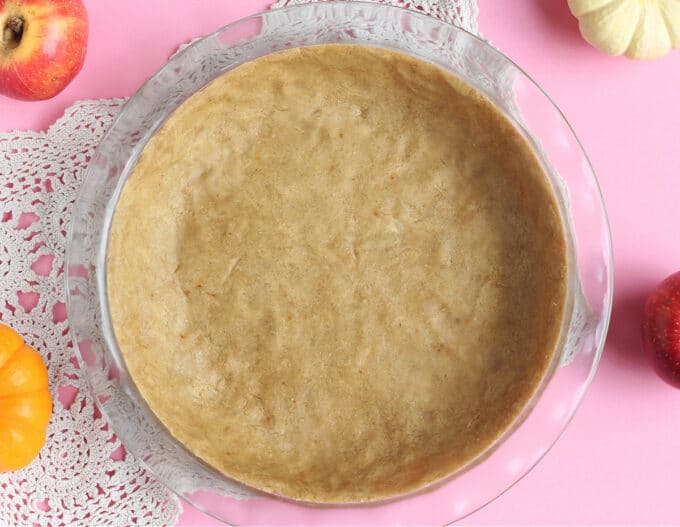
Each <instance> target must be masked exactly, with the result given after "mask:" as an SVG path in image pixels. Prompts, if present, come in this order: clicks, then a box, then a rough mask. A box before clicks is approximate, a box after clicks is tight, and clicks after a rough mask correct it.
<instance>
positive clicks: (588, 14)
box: [578, 0, 618, 17]
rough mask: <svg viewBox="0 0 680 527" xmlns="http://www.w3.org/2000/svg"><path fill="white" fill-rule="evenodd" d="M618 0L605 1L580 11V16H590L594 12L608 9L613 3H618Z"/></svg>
mask: <svg viewBox="0 0 680 527" xmlns="http://www.w3.org/2000/svg"><path fill="white" fill-rule="evenodd" d="M617 1H618V0H609V1H608V2H605V3H604V4H602V5H599V6H597V7H595V8H593V9H587V10H586V11H582V12H579V14H578V16H579V17H584V16H590V15H592V14H594V13H598V12H600V11H602V10H603V9H606V8H608V7H610V6H611V5H612V4H613V3H616V2H617Z"/></svg>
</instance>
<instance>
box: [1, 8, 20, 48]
mask: <svg viewBox="0 0 680 527" xmlns="http://www.w3.org/2000/svg"><path fill="white" fill-rule="evenodd" d="M24 23H25V21H24V17H22V16H11V17H9V19H8V20H7V22H6V23H5V27H4V29H3V30H2V43H3V44H4V45H5V47H6V48H7V49H14V48H16V47H18V46H19V44H20V43H21V37H23V36H24V29H26V28H25V24H24Z"/></svg>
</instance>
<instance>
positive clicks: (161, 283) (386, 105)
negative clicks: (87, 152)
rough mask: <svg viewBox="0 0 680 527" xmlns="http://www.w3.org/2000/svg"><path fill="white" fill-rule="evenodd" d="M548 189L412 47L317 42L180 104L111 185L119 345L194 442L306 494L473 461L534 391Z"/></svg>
mask: <svg viewBox="0 0 680 527" xmlns="http://www.w3.org/2000/svg"><path fill="white" fill-rule="evenodd" d="M565 255H566V250H565V236H564V231H563V223H562V220H561V216H560V213H559V211H558V206H557V203H556V200H555V197H554V194H553V191H552V189H551V187H550V185H549V183H548V180H547V178H546V176H545V174H544V172H543V170H542V169H541V167H540V166H539V163H538V162H537V160H536V158H535V156H534V154H533V153H532V151H531V149H530V148H529V146H528V144H527V142H526V141H525V140H524V139H523V138H522V136H521V135H520V134H519V133H518V132H517V131H516V129H515V128H514V127H513V125H512V124H511V123H510V122H509V121H508V120H507V119H506V118H505V117H504V116H503V115H502V114H501V113H500V112H499V111H498V110H496V109H495V108H494V106H493V105H492V104H491V103H490V102H489V101H488V100H487V99H485V98H484V97H483V96H482V95H480V93H479V92H477V91H476V90H474V89H472V88H471V87H470V86H468V85H467V84H465V83H464V82H462V81H460V80H459V79H457V78H456V77H454V76H452V75H451V74H449V73H446V72H444V71H443V70H441V69H439V68H438V67H435V66H433V65H431V64H428V63H426V62H423V61H420V60H417V59H414V58H410V57H407V56H405V55H401V54H397V53H395V52H391V51H387V50H382V49H378V48H371V47H364V46H350V45H325V46H314V47H308V48H298V49H291V50H288V51H285V52H281V53H277V54H273V55H269V56H266V57H263V58H260V59H257V60H254V61H252V62H248V63H246V64H244V65H242V66H239V67H238V68H236V69H234V70H232V71H229V72H227V73H226V74H224V75H222V76H221V77H219V78H218V79H216V80H215V81H213V82H212V83H210V84H209V85H208V86H206V87H205V88H204V89H203V90H201V91H199V92H198V93H196V94H195V95H193V96H192V97H190V98H189V99H188V100H187V101H186V102H185V103H184V104H182V105H181V106H180V107H179V108H178V109H177V111H175V113H174V114H173V115H172V116H171V117H170V118H169V119H168V121H167V122H166V123H165V124H164V125H163V126H162V128H161V129H160V130H159V131H158V132H157V133H156V134H155V135H154V136H153V137H152V138H151V140H150V141H149V142H148V144H147V145H146V147H145V148H144V151H143V153H142V154H141V156H140V158H139V160H138V162H137V164H136V166H135V167H134V169H133V170H132V173H131V175H130V177H129V179H128V181H127V183H126V185H125V187H124V189H123V192H122V195H121V197H120V201H119V203H118V206H117V208H116V211H115V216H114V221H113V226H112V231H111V237H110V243H109V255H108V278H107V280H108V295H109V301H110V312H111V318H112V323H113V327H114V329H115V335H116V338H117V342H118V344H119V346H120V349H121V351H122V354H123V357H124V359H125V363H126V366H127V368H128V370H129V372H130V375H131V376H132V379H133V380H134V382H135V383H136V385H137V387H138V388H139V390H140V392H141V394H142V395H143V397H144V398H145V400H146V401H147V402H148V404H149V406H150V407H151V409H152V410H153V411H154V412H155V414H156V415H157V416H158V417H159V419H160V420H161V421H162V422H163V423H164V425H165V426H166V427H167V428H168V430H169V431H170V432H171V433H172V434H173V435H174V436H175V437H176V438H177V439H178V440H179V441H181V442H182V443H183V444H184V445H185V446H186V447H187V448H188V449H189V450H190V451H191V452H193V453H194V454H196V455H197V456H199V457H200V458H202V459H203V460H205V461H206V462H207V463H209V464H211V465H212V466H214V467H215V468H217V469H218V470H220V471H222V472H224V473H225V474H227V475H229V476H231V477H233V478H235V479H236V480H239V481H241V482H244V483H246V484H248V485H250V486H252V487H255V488H258V489H262V490H265V491H269V492H274V493H277V494H281V495H284V496H287V497H290V498H294V499H301V500H306V501H312V502H326V503H333V502H336V503H337V502H356V501H366V500H375V499H380V498H386V497H392V496H395V495H399V494H402V493H405V492H408V491H412V490H415V489H418V488H420V487H422V486H424V485H426V484H428V483H431V482H434V481H436V480H439V479H441V478H443V477H445V476H447V475H449V474H451V473H452V472H454V471H456V470H457V469H459V468H460V467H462V466H464V465H465V464H467V463H468V462H470V461H471V460H473V459H474V458H476V457H477V456H479V455H480V454H481V453H483V452H484V451H485V450H486V449H488V447H489V446H490V445H491V444H492V443H493V442H494V440H496V439H497V438H498V437H499V435H501V434H502V433H503V432H504V431H505V430H506V429H507V428H508V427H509V426H510V425H511V423H512V422H513V420H514V419H515V418H516V417H517V416H518V414H519V413H520V412H521V410H522V409H523V408H524V407H525V406H526V404H527V402H528V400H529V399H530V397H531V396H532V394H533V393H534V392H535V391H536V389H537V387H538V385H539V384H540V381H541V379H542V377H543V376H544V374H545V373H546V371H547V370H548V369H549V365H550V364H551V363H552V358H553V355H554V354H555V348H556V344H557V341H558V335H559V332H560V329H561V324H562V319H563V316H564V309H565V307H564V306H565V296H566V293H565V290H566V287H565V283H566V256H565Z"/></svg>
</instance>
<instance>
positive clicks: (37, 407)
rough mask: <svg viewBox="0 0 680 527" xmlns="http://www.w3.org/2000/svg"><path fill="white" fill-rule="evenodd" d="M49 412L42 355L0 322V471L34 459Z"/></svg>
mask: <svg viewBox="0 0 680 527" xmlns="http://www.w3.org/2000/svg"><path fill="white" fill-rule="evenodd" d="M51 414H52V397H51V396H50V392H49V389H48V384H47V368H45V364H44V363H43V361H42V358H41V357H40V355H39V354H38V352H37V351H35V350H34V349H33V348H31V347H29V346H28V345H26V344H25V343H24V341H23V339H22V338H21V336H20V335H19V334H18V333H17V332H16V331H14V330H13V329H12V328H9V327H7V326H5V325H3V324H0V472H5V471H10V470H18V469H20V468H23V467H25V466H26V465H28V464H29V463H30V462H31V461H33V459H35V457H36V456H37V455H38V452H40V449H41V448H42V446H43V445H44V444H45V431H46V429H47V423H48V422H49V420H50V415H51Z"/></svg>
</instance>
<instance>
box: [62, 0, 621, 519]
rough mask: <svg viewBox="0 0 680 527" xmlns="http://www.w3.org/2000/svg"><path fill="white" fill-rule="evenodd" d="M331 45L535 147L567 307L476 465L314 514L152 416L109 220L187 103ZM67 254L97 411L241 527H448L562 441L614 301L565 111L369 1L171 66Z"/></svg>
mask: <svg viewBox="0 0 680 527" xmlns="http://www.w3.org/2000/svg"><path fill="white" fill-rule="evenodd" d="M324 43H355V44H363V45H371V46H380V47H384V48H388V49H393V50H396V51H400V52H403V53H407V54H410V55H413V56H416V57H419V58H421V59H423V60H426V61H429V62H432V63H435V64H437V65H439V66H441V67H442V68H445V69H447V70H449V71H451V72H452V73H454V74H455V75H457V76H459V77H460V78H462V79H464V80H465V81H467V82H468V83H469V84H471V85H472V86H474V87H476V88H477V89H479V90H480V91H482V92H483V93H484V94H485V95H486V96H487V97H488V98H489V99H490V100H491V101H493V102H494V103H495V104H496V105H497V107H498V108H499V109H500V110H501V111H502V112H503V113H504V114H505V115H506V116H507V117H508V118H509V119H510V120H511V121H512V122H513V123H514V124H515V125H516V127H517V128H518V129H519V130H520V132H521V133H523V134H524V136H525V137H526V138H527V140H529V141H530V142H531V143H532V144H533V146H534V149H535V152H536V154H537V156H538V157H539V159H540V160H541V162H542V164H543V166H544V168H545V170H546V173H547V174H548V176H549V177H550V179H551V181H552V183H553V185H554V188H555V192H556V195H557V196H558V199H559V202H560V206H561V207H562V212H563V217H564V222H565V227H566V231H567V232H568V233H569V238H570V240H569V241H570V252H569V258H570V262H569V269H570V273H569V274H570V276H569V302H568V309H567V312H566V315H565V319H564V321H563V333H562V338H561V341H560V350H559V353H558V354H557V355H556V359H555V361H554V364H553V367H552V368H551V369H550V371H549V372H548V374H546V376H545V379H544V381H543V384H542V386H541V387H540V388H539V390H537V393H536V395H535V397H534V398H533V400H532V401H531V402H530V404H528V405H527V408H526V409H525V411H524V412H523V414H522V415H521V416H519V417H518V419H517V420H516V422H515V424H514V425H513V426H512V427H511V429H510V430H508V431H507V432H506V433H505V434H504V435H503V436H502V437H501V438H499V440H498V441H497V443H496V444H495V445H494V446H493V448H491V449H489V451H487V452H486V453H485V454H484V455H483V456H481V457H480V459H477V460H475V461H474V462H473V463H471V464H469V465H468V466H466V467H464V469H463V470H461V471H459V472H458V473H456V474H455V475H453V476H452V477H451V478H448V479H447V480H445V481H442V482H439V483H438V484H437V485H435V486H433V487H432V488H428V489H425V491H423V492H419V493H416V494H411V495H408V496H404V497H401V498H399V499H396V500H391V501H389V502H380V503H375V504H363V505H356V506H342V507H310V506H309V505H308V504H302V503H295V502H291V501H288V500H284V499H280V498H277V497H274V496H268V495H263V494H257V493H256V492H255V491H253V490H251V489H247V488H246V487H244V486H242V485H240V484H238V483H236V482H234V481H231V480H229V479H228V478H226V477H225V476H223V475H222V474H220V473H218V472H217V471H215V470H214V469H212V468H211V467H210V466H208V465H207V464H205V463H203V462H202V461H201V460H199V459H198V458H196V457H195V456H193V455H192V454H191V453H189V452H188V451H187V450H186V449H185V448H184V447H183V446H182V445H181V444H180V443H179V442H177V441H176V440H175V439H174V438H173V437H172V436H171V435H170V434H169V433H168V432H167V430H166V429H165V428H164V426H163V425H162V424H161V423H160V422H159V421H158V420H157V418H156V417H155V415H154V414H153V412H151V410H150V409H149V407H148V406H147V405H146V403H145V401H144V400H143V399H142V397H141V396H140V394H139V392H138V391H137V388H136V387H135V384H134V383H133V381H132V380H131V379H130V376H129V374H128V372H127V370H126V368H125V364H124V362H123V360H122V358H121V355H120V352H119V350H118V347H117V345H116V342H115V338H114V336H113V332H112V328H111V324H110V320H109V313H108V301H107V292H106V274H105V272H106V268H105V262H106V256H107V243H108V233H109V227H110V222H111V218H112V214H113V211H114V208H115V206H116V202H117V200H118V197H119V195H120V191H121V189H122V187H123V185H124V183H125V180H126V178H127V175H128V174H129V172H130V169H131V167H132V166H133V165H134V163H135V161H136V159H137V156H138V155H139V153H140V151H141V149H142V148H143V147H144V145H145V144H146V142H147V141H148V139H149V138H150V137H151V136H152V135H153V133H154V132H155V131H156V130H157V129H158V127H159V126H160V125H161V124H162V123H163V121H164V120H165V119H166V118H167V117H168V116H169V115H170V114H171V113H172V112H173V111H174V110H175V109H176V108H177V107H178V106H179V105H180V104H181V103H182V102H183V101H184V100H185V99H186V98H187V97H188V96H190V95H191V94H193V93H194V92H196V91H197V90H199V89H200V88H201V87H203V86H204V85H205V84H206V83H208V82H210V81H211V80H212V79H214V78H215V77H217V76H218V75H220V74H222V73H224V72H225V71H227V70H229V69H232V68H234V67H236V66H238V65H239V64H242V63H244V62H246V61H249V60H252V59H255V58H257V57H260V56H262V55H265V54H268V53H272V52H276V51H279V50H283V49H287V48H291V47H298V46H307V45H315V44H324ZM73 218H74V219H73V223H72V225H71V231H70V237H69V244H68V250H67V278H66V283H67V295H68V296H67V298H68V302H67V307H68V316H69V322H70V327H71V331H72V336H73V341H74V343H75V349H76V353H77V354H78V357H79V359H80V364H81V367H82V368H83V370H84V371H85V374H86V376H87V378H88V380H89V383H90V386H91V389H92V391H93V393H94V395H95V397H96V400H97V402H98V404H99V406H100V409H101V411H102V414H103V415H104V416H105V417H106V418H107V419H108V421H109V423H110V424H111V427H112V428H113V430H114V431H115V432H116V434H117V435H118V437H120V439H121V440H122V441H123V443H124V444H125V446H126V448H127V450H128V451H129V452H130V453H132V454H133V455H135V456H137V457H138V458H139V459H140V460H141V462H142V463H143V464H144V465H145V466H146V467H147V468H148V469H149V470H150V471H152V472H153V473H154V474H155V475H156V477H157V478H158V479H159V480H160V481H161V482H163V483H164V484H165V485H167V486H168V487H169V488H170V489H172V490H173V491H174V492H176V493H177V494H178V495H179V496H181V497H182V498H184V499H186V500H187V501H189V502H190V503H191V504H193V505H194V506H196V507H197V508H199V509H201V510H203V511H205V512H207V513H208V514H211V515H213V516H215V517H217V518H220V519H222V520H224V521H225V522H228V523H233V524H243V523H248V524H269V525H272V524H282V523H286V524H295V525H303V524H321V523H324V524H327V523H333V524H344V523H350V522H351V523H362V524H412V523H418V524H428V525H430V524H446V523H450V522H453V521H455V520H457V519H460V518H462V517H463V516H465V515H467V514H469V513H471V512H473V511H475V510H476V509H478V508H480V507H482V506H484V505H485V504H486V503H488V502H489V501H491V500H492V499H494V498H495V497H497V496H498V495H500V494H501V493H502V492H503V491H505V490H506V489H507V488H509V487H510V486H512V485H513V484H514V483H515V482H516V481H517V480H519V479H520V478H521V477H522V476H523V475H524V474H526V473H527V472H528V471H529V470H530V469H531V468H532V467H533V466H534V465H535V464H536V463H537V462H538V461H539V460H540V459H541V458H542V457H543V456H544V455H545V453H546V452H547V451H548V449H549V448H550V447H551V446H552V444H553V443H554V442H555V441H556V440H557V438H558V437H559V435H560V434H561V433H562V431H563V430H564V428H565V427H566V426H567V424H568V423H569V421H570V419H571V418H572V416H573V415H574V412H575V411H576V409H577V407H578V405H579V403H580V401H581V399H582V398H583V395H584V393H585V391H586V389H587V388H588V386H589V384H590V382H591V380H592V378H593V375H594V373H595V370H596V368H597V364H598V361H599V358H600V355H601V352H602V348H603V345H604V340H605V335H606V331H607V326H608V323H609V316H610V312H611V303H612V287H613V277H612V256H611V240H610V234H609V227H608V224H607V218H606V213H605V210H604V206H603V203H602V198H601V195H600V191H599V188H598V184H597V181H596V178H595V175H594V174H593V170H592V168H591V166H590V163H589V161H588V159H587V157H586V155H585V153H584V151H583V149H582V148H581V145H580V144H579V142H578V139H577V138H576V136H575V135H574V132H573V131H572V129H571V127H570V126H569V124H568V123H567V121H566V120H565V118H564V116H563V115H562V114H561V113H560V111H559V110H558V109H557V108H556V107H555V105H554V104H553V103H552V101H551V100H550V99H549V98H548V96H547V95H546V94H545V93H544V92H543V91H542V90H541V89H540V88H539V87H538V86H537V85H536V84H535V83H534V82H533V81H532V80H531V79H530V78H529V77H528V76H527V75H526V74H525V73H524V72H522V71H521V70H520V69H519V68H518V67H517V66H516V65H514V64H513V63H512V62H511V61H510V60H508V59H507V58H506V57H505V56H503V55H502V54H501V53H500V52H498V51H497V50H496V49H494V48H493V47H492V46H490V45H488V44H487V43H485V42H484V41H482V40H480V39H479V38H477V37H475V36H473V35H471V34H469V33H467V32H465V31H463V30H461V29H458V28H456V27H454V26H451V25H448V24H445V23H443V22H440V21H438V20H435V19H433V18H429V17H427V16H425V15H422V14H419V13H415V12H413V11H408V10H405V9H401V8H396V7H389V6H385V5H381V4H373V3H361V2H351V3H346V2H326V3H313V4H307V5H301V6H294V7H288V8H285V9H281V10H277V11H269V12H265V13H261V14H257V15H254V16H252V17H248V18H245V19H243V20H240V21H238V22H235V23H233V24H230V25H228V26H226V27H224V28H223V29H221V30H219V31H217V32H215V33H213V34H212V35H209V36H207V37H205V38H203V39H201V40H199V41H197V42H195V43H194V44H192V45H191V46H189V47H188V48H187V49H185V50H184V51H183V52H181V53H180V54H178V55H177V56H175V57H173V58H172V59H171V60H170V61H169V62H168V63H167V64H166V65H165V66H164V67H163V68H161V70H160V71H159V72H158V73H156V75H154V76H153V77H152V78H151V79H150V80H149V81H148V82H147V83H146V84H144V86H142V87H141V88H140V90H139V91H138V92H137V93H136V94H135V95H134V96H133V97H132V98H131V99H130V100H129V101H128V103H127V104H126V105H125V106H124V107H123V109H122V111H121V112H120V115H119V116H118V117H117V118H116V120H115V121H114V123H113V124H112V126H111V128H110V130H109V131H108V133H107V134H106V136H105V137H104V138H103V140H102V142H101V144H100V146H99V148H98V150H97V152H96V154H95V155H94V157H93V159H92V160H91V162H90V165H89V167H88V169H87V174H86V176H85V180H84V183H83V186H82V189H81V191H80V194H79V197H78V201H77V203H76V205H75V212H74V214H73Z"/></svg>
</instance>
